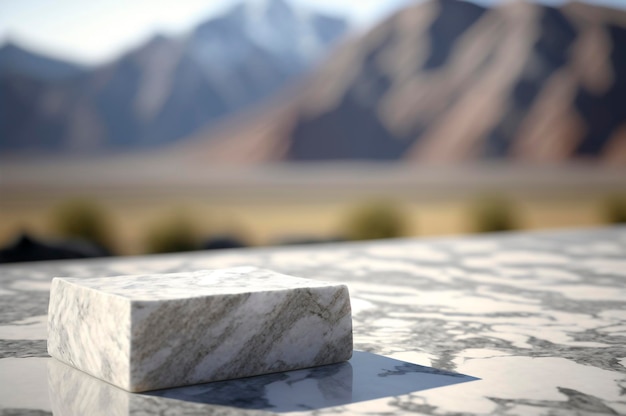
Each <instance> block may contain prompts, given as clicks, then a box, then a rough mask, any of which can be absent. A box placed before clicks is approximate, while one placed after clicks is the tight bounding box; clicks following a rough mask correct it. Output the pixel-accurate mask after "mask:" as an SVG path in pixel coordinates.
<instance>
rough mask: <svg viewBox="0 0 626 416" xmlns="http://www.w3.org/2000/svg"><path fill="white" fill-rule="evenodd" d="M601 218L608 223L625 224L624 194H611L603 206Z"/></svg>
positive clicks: (625, 205)
mask: <svg viewBox="0 0 626 416" xmlns="http://www.w3.org/2000/svg"><path fill="white" fill-rule="evenodd" d="M602 215H603V219H604V221H605V222H606V223H608V224H626V195H612V196H610V197H608V198H607V199H606V201H605V202H604V207H603V212H602Z"/></svg>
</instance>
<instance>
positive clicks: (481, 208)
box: [470, 194, 519, 233]
mask: <svg viewBox="0 0 626 416" xmlns="http://www.w3.org/2000/svg"><path fill="white" fill-rule="evenodd" d="M470 224H472V231H474V232H478V233H490V232H496V231H510V230H515V229H517V228H518V227H519V224H518V219H517V214H516V212H515V207H514V206H513V204H512V203H511V202H510V201H509V200H508V199H506V198H505V197H503V196H502V195H498V194H489V195H483V196H481V197H479V198H478V199H476V200H475V201H474V202H473V206H472V208H471V214H470Z"/></svg>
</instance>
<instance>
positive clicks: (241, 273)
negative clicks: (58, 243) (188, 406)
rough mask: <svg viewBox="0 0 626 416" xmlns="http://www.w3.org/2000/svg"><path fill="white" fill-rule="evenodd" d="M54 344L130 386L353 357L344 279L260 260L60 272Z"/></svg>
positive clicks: (51, 323) (52, 315)
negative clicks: (102, 274)
mask: <svg viewBox="0 0 626 416" xmlns="http://www.w3.org/2000/svg"><path fill="white" fill-rule="evenodd" d="M48 352H49V354H50V355H51V356H52V357H55V358H57V359H59V360H61V361H63V362H65V363H67V364H70V365H72V366H74V367H76V368H78V369H80V370H83V371H84V372H86V373H89V374H91V375H93V376H95V377H98V378H100V379H102V380H104V381H107V382H109V383H111V384H114V385H116V386H118V387H121V388H123V389H125V390H128V391H131V392H140V391H147V390H155V389H162V388H168V387H176V386H184V385H190V384H197V383H204V382H210V381H217V380H227V379H232V378H239V377H248V376H254V375H260V374H267V373H274V372H279V371H287V370H295V369H300V368H307V367H313V366H318V365H324V364H332V363H337V362H341V361H345V360H348V359H350V357H351V356H352V317H351V309H350V296H349V294H348V289H347V287H346V286H345V285H343V284H339V283H332V282H323V281H318V280H310V279H301V278H297V277H292V276H286V275H283V274H279V273H275V272H272V271H269V270H263V269H257V268H254V267H238V268H231V269H218V270H202V271H197V272H190V273H172V274H161V275H142V276H116V277H108V278H91V279H80V278H55V279H54V280H53V281H52V287H51V292H50V307H49V314H48Z"/></svg>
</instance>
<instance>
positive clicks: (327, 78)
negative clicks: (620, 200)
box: [190, 0, 626, 166]
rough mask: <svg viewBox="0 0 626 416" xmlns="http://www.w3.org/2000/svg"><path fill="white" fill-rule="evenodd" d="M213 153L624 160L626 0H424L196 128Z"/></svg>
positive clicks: (199, 146) (275, 157)
mask: <svg viewBox="0 0 626 416" xmlns="http://www.w3.org/2000/svg"><path fill="white" fill-rule="evenodd" d="M192 142H193V144H190V148H191V149H193V151H194V157H200V156H199V155H202V157H203V158H204V159H205V160H207V161H209V160H210V161H220V162H240V163H251V162H267V161H324V160H343V159H347V160H406V161H410V162H419V163H457V162H466V161H475V160H485V159H487V160H491V159H513V160H518V161H523V162H528V163H563V162H571V161H594V162H596V161H598V162H600V163H606V164H614V165H621V166H625V165H626V12H624V11H620V10H612V9H609V8H604V7H598V6H593V5H589V4H585V3H568V4H565V5H563V6H561V7H558V8H553V7H548V6H544V5H539V4H533V3H526V2H521V1H516V2H507V3H503V4H501V5H500V6H498V7H495V8H492V9H485V8H483V7H480V6H478V5H475V4H472V3H469V2H462V1H457V0H430V1H426V2H424V3H419V4H416V5H414V6H411V7H409V8H407V9H405V10H402V11H400V12H398V13H397V14H395V15H394V16H392V17H391V18H389V19H388V20H386V21H384V22H383V23H381V24H380V25H378V26H377V27H375V28H374V29H373V30H371V31H370V32H368V33H367V34H365V35H364V36H362V37H360V38H358V39H354V40H352V41H350V42H347V43H346V44H344V45H343V47H341V48H340V49H339V50H336V51H335V53H334V55H333V56H332V57H331V58H330V59H329V60H328V62H326V63H325V65H323V66H322V67H321V68H320V69H319V70H318V71H317V72H315V73H314V74H313V75H312V76H311V77H310V78H309V79H308V81H307V83H306V86H305V87H304V88H303V90H302V91H301V92H300V93H299V95H298V97H296V98H295V99H289V100H287V101H286V102H283V103H282V104H281V105H278V106H276V107H275V108H274V109H272V110H271V111H269V110H266V109H261V110H260V111H259V113H258V114H257V115H256V118H255V119H251V120H248V121H247V122H246V123H245V125H244V126H242V127H229V128H226V129H222V130H220V131H215V130H211V131H207V132H205V133H203V134H200V135H197V136H196V140H195V141H192Z"/></svg>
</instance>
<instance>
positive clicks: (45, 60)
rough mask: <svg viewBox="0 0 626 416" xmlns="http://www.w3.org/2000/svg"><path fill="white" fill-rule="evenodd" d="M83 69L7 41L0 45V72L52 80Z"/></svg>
mask: <svg viewBox="0 0 626 416" xmlns="http://www.w3.org/2000/svg"><path fill="white" fill-rule="evenodd" d="M84 70H85V69H84V68H83V67H82V66H80V65H76V64H73V63H71V62H66V61H62V60H60V59H55V58H51V57H48V56H43V55H40V54H36V53H33V52H29V51H27V50H26V49H24V48H21V47H19V46H18V45H16V44H14V43H12V42H7V43H5V44H4V46H2V47H0V74H2V75H18V74H19V75H25V76H28V77H32V78H34V79H37V80H43V81H46V80H48V81H53V80H61V79H67V78H71V77H75V76H77V75H79V74H80V73H81V72H83V71H84Z"/></svg>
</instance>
